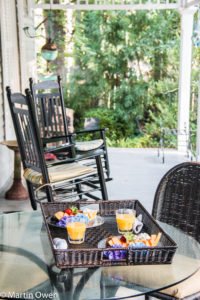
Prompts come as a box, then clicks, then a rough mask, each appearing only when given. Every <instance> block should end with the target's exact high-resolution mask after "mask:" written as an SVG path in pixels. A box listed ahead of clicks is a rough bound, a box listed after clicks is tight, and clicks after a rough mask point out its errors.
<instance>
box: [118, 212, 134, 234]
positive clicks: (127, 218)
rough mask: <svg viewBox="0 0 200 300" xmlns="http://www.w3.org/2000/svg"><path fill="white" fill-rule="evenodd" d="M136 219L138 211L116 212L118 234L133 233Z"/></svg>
mask: <svg viewBox="0 0 200 300" xmlns="http://www.w3.org/2000/svg"><path fill="white" fill-rule="evenodd" d="M135 219H136V211H135V210H134V209H127V208H120V209H118V210H116V221H117V228H118V232H119V233H121V234H124V233H127V232H132V231H133V225H134V222H135Z"/></svg>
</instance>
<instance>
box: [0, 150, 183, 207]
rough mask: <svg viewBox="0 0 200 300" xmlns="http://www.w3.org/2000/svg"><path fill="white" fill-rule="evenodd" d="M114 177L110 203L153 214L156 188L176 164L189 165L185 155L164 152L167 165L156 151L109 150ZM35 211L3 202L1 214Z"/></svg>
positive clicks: (22, 203) (109, 186)
mask: <svg viewBox="0 0 200 300" xmlns="http://www.w3.org/2000/svg"><path fill="white" fill-rule="evenodd" d="M108 151H109V159H110V168H111V177H113V180H112V181H110V182H108V183H107V189H108V195H109V199H113V200H117V199H138V200H140V201H141V202H142V204H143V205H144V206H145V208H146V209H147V210H148V211H149V212H151V208H152V204H153V198H154V194H155V191H156V187H157V185H158V183H159V181H160V180H161V178H162V176H163V175H164V174H165V173H166V172H167V171H168V170H169V169H170V168H172V167H173V166H175V165H176V164H179V163H182V162H184V161H187V160H188V159H187V157H186V155H185V154H184V153H179V152H178V151H176V150H173V149H167V150H165V163H164V164H163V163H162V162H161V159H160V158H159V157H158V156H157V149H138V148H137V149H136V148H134V149H133V148H128V149H127V148H109V150H108ZM17 210H21V211H22V210H26V211H27V210H32V208H31V206H30V202H29V200H26V201H14V200H13V201H11V200H5V199H4V198H3V197H1V198H0V211H1V212H2V211H17Z"/></svg>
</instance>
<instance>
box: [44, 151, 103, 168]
mask: <svg viewBox="0 0 200 300" xmlns="http://www.w3.org/2000/svg"><path fill="white" fill-rule="evenodd" d="M102 154H103V150H101V149H98V150H95V151H89V152H87V153H84V154H78V155H75V156H74V157H72V158H70V157H68V158H66V159H62V160H56V161H49V162H46V164H47V166H56V165H60V164H63V163H71V162H78V161H81V160H85V159H91V158H95V157H97V156H101V155H102Z"/></svg>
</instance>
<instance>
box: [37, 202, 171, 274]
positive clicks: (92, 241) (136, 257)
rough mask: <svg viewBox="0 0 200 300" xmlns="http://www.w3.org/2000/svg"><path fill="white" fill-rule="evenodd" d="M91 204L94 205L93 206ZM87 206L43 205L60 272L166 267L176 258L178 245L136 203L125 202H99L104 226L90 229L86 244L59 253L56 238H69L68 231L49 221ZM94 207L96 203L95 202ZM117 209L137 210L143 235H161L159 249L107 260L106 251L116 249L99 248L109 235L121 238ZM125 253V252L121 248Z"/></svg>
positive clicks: (80, 203) (130, 252) (143, 250)
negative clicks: (111, 267) (81, 268)
mask: <svg viewBox="0 0 200 300" xmlns="http://www.w3.org/2000/svg"><path fill="white" fill-rule="evenodd" d="M90 203H91V202H90ZM85 204H88V202H86V203H84V202H79V201H77V202H75V203H74V202H73V203H68V204H66V203H63V202H60V203H41V208H42V212H43V217H44V220H45V223H46V227H47V232H48V236H49V239H50V244H51V247H52V251H53V254H54V258H55V261H56V265H57V266H58V267H59V268H73V267H97V266H119V265H137V264H160V263H162V264H165V263H167V264H168V263H171V262H172V259H173V255H174V253H175V251H176V244H175V243H174V241H173V240H172V239H171V238H170V237H169V236H168V235H167V234H166V233H165V232H164V231H163V230H162V229H161V227H160V226H159V225H158V224H157V223H156V222H155V220H154V219H153V218H152V217H151V216H150V214H149V213H148V212H147V211H146V210H145V208H144V207H143V206H142V205H141V204H140V202H139V201H137V200H123V201H119V200H118V201H114V200H110V201H99V202H98V204H99V212H100V215H101V216H102V217H104V221H105V222H104V224H103V225H101V226H99V227H95V228H88V229H87V231H86V237H85V242H84V243H83V244H81V245H71V244H69V248H68V249H67V250H57V249H54V248H53V238H55V237H60V238H64V239H66V238H67V232H66V230H65V229H60V228H57V227H54V226H51V225H49V224H48V222H47V218H49V217H51V216H53V215H54V214H55V212H57V211H60V210H61V211H63V210H64V209H66V208H67V207H69V206H70V205H75V206H77V207H78V208H81V205H85ZM93 204H94V202H93ZM118 208H132V209H135V210H136V214H137V215H139V214H142V215H143V222H144V231H145V232H148V233H149V234H153V233H154V234H158V232H162V236H161V240H160V245H159V246H157V247H151V248H149V247H148V248H146V247H144V248H134V249H133V250H130V249H128V250H127V257H126V258H122V259H119V260H110V259H108V258H105V257H104V251H105V250H106V251H107V250H109V251H112V252H114V251H116V249H114V248H103V249H101V248H98V243H99V242H100V241H101V240H103V239H105V238H107V237H109V236H110V235H119V233H118V232H117V225H116V220H115V211H116V209H118ZM121 250H124V248H121Z"/></svg>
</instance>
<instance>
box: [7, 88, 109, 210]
mask: <svg viewBox="0 0 200 300" xmlns="http://www.w3.org/2000/svg"><path fill="white" fill-rule="evenodd" d="M6 90H7V97H8V101H9V105H10V110H11V115H12V119H13V123H14V128H15V132H16V137H17V141H18V145H19V149H20V153H21V158H22V163H23V168H24V177H25V179H26V182H27V186H28V191H29V195H30V200H31V205H32V207H33V209H37V205H36V194H35V190H36V189H38V188H42V189H44V190H45V199H47V201H49V202H52V201H55V200H65V201H67V199H75V200H76V198H77V197H79V198H81V197H82V195H85V196H87V197H88V198H92V199H95V200H99V199H108V195H107V190H106V185H105V180H104V174H103V168H102V164H101V157H100V156H101V151H100V152H95V153H93V154H92V155H91V157H92V158H95V159H96V166H97V168H92V167H90V166H85V165H83V164H80V163H78V162H77V161H78V160H79V159H78V158H77V157H76V156H73V158H72V157H71V158H69V159H68V160H65V161H58V160H55V161H51V162H46V161H45V152H44V148H43V146H42V144H41V139H40V133H39V129H38V126H37V120H36V115H35V110H34V105H33V100H32V97H31V93H30V91H29V90H26V96H24V95H23V94H20V93H15V94H12V93H11V90H10V88H9V87H7V88H6ZM73 148H74V145H73V144H70V143H68V144H66V145H65V147H63V149H64V150H65V151H66V150H67V151H70V152H71V153H74V149H73ZM58 151H59V149H58ZM96 177H97V178H98V182H99V184H94V178H96ZM97 191H100V193H101V195H100V197H98V196H97V195H96V192H97ZM94 193H95V194H94ZM54 194H55V195H54ZM41 199H44V197H42V198H41ZM41 199H38V200H41Z"/></svg>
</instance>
